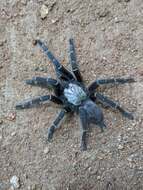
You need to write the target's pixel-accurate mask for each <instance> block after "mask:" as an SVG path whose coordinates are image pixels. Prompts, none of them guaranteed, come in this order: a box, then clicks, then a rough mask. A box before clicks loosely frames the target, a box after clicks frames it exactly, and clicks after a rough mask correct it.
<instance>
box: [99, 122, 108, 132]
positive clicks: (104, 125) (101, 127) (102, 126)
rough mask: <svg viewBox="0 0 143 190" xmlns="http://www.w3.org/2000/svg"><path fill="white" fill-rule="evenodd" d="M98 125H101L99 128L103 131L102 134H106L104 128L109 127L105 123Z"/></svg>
mask: <svg viewBox="0 0 143 190" xmlns="http://www.w3.org/2000/svg"><path fill="white" fill-rule="evenodd" d="M98 125H99V127H100V129H101V132H104V128H106V127H107V126H106V124H105V123H104V122H102V123H99V124H98Z"/></svg>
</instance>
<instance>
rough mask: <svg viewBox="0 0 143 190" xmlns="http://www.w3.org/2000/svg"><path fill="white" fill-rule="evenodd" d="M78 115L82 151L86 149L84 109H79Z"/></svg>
mask: <svg viewBox="0 0 143 190" xmlns="http://www.w3.org/2000/svg"><path fill="white" fill-rule="evenodd" d="M79 117H80V126H81V140H80V149H81V150H82V151H84V150H87V142H86V139H87V137H86V136H87V127H88V123H87V118H86V112H85V110H84V109H82V108H80V109H79Z"/></svg>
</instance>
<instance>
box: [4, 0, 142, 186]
mask: <svg viewBox="0 0 143 190" xmlns="http://www.w3.org/2000/svg"><path fill="white" fill-rule="evenodd" d="M43 5H45V6H44V8H43ZM0 10H1V11H0V190H6V189H9V190H12V189H13V187H12V185H11V183H10V181H12V180H11V178H12V177H13V176H17V177H18V182H17V183H19V186H17V188H18V189H20V190H116V189H117V190H142V189H143V126H142V119H143V114H142V113H143V82H142V81H143V1H142V0H108V1H104V0H59V1H58V0H54V1H53V0H51V1H50V0H46V1H45V0H29V1H28V0H0ZM43 11H44V12H43ZM70 37H73V38H74V40H75V43H76V51H77V59H78V63H79V67H80V70H81V72H82V75H83V77H84V80H85V83H86V84H89V83H90V82H91V81H93V80H94V79H95V78H107V77H113V76H116V77H119V76H124V77H128V76H133V77H134V78H135V79H136V81H137V82H136V83H133V84H130V85H129V84H128V85H121V86H115V87H112V86H110V87H109V88H107V87H106V88H105V87H104V88H102V89H100V90H101V91H102V92H103V93H105V94H106V95H107V96H109V97H112V99H114V100H116V101H119V102H120V103H121V105H123V107H125V108H126V109H127V110H129V111H131V112H133V113H134V116H135V120H134V121H130V120H128V119H125V118H123V117H122V116H121V114H120V113H118V112H113V111H112V110H109V109H108V110H107V109H103V111H104V115H105V121H106V124H107V126H108V128H107V129H106V130H105V132H104V133H101V132H100V129H99V128H98V127H96V128H92V130H91V131H90V132H89V140H88V150H87V151H85V152H81V151H80V150H79V141H80V130H79V124H78V117H77V116H74V117H73V116H68V117H67V119H66V120H65V121H64V123H63V125H62V128H61V129H60V130H58V131H56V133H55V135H54V139H53V141H52V142H51V143H47V141H46V138H47V128H48V127H49V126H50V125H51V123H52V121H53V119H54V118H55V116H56V115H57V113H58V111H59V108H57V107H55V106H54V107H53V105H52V106H51V105H45V106H41V107H39V108H34V109H30V110H24V111H16V110H15V108H14V107H15V104H16V102H18V101H20V100H23V99H25V98H29V97H34V96H38V95H44V94H48V93H50V92H48V91H47V90H45V89H40V88H38V87H30V86H26V85H25V84H24V83H23V81H24V80H26V79H28V78H32V77H33V76H52V77H55V74H54V69H53V67H52V64H51V63H50V62H49V60H48V59H47V58H46V56H45V55H44V54H43V52H41V51H40V50H39V48H37V47H34V46H33V39H36V38H40V39H42V40H43V41H45V42H46V43H47V44H48V46H49V47H50V49H51V50H52V51H53V52H54V54H55V55H56V56H57V57H58V59H59V60H60V61H61V62H62V63H63V64H64V65H66V66H67V65H68V64H67V62H68V51H67V50H68V39H69V38H70Z"/></svg>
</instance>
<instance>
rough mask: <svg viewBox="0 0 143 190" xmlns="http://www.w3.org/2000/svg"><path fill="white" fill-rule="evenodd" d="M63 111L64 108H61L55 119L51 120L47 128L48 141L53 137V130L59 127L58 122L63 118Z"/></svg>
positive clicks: (64, 111)
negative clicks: (51, 122)
mask: <svg viewBox="0 0 143 190" xmlns="http://www.w3.org/2000/svg"><path fill="white" fill-rule="evenodd" d="M65 113H66V110H64V109H62V110H61V111H60V113H59V114H58V116H57V118H56V119H55V121H54V122H53V124H52V125H51V127H50V128H49V129H48V141H50V140H51V139H52V138H53V134H54V132H55V130H56V129H58V128H60V124H61V122H62V120H63V119H64V116H65Z"/></svg>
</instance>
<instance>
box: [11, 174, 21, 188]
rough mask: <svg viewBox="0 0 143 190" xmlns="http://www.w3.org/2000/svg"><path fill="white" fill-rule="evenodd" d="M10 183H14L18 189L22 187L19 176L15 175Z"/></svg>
mask: <svg viewBox="0 0 143 190" xmlns="http://www.w3.org/2000/svg"><path fill="white" fill-rule="evenodd" d="M10 183H11V184H12V185H13V187H14V188H16V189H18V188H19V187H20V183H19V178H18V177H17V176H16V175H14V176H13V177H12V178H11V179H10Z"/></svg>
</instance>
